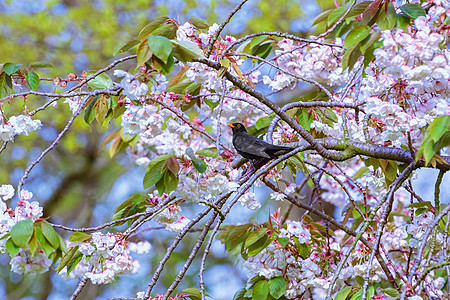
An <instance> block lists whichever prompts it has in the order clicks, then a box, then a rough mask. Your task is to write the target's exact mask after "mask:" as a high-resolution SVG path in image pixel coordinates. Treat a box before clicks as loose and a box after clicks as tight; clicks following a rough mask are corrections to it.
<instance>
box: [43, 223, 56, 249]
mask: <svg viewBox="0 0 450 300" xmlns="http://www.w3.org/2000/svg"><path fill="white" fill-rule="evenodd" d="M39 223H40V226H41V227H42V233H43V234H44V236H45V238H46V239H47V240H48V241H49V242H50V244H51V245H52V246H53V247H54V248H58V247H59V237H58V233H57V232H56V231H55V229H54V228H53V226H52V225H50V224H49V223H48V222H46V221H43V222H39Z"/></svg>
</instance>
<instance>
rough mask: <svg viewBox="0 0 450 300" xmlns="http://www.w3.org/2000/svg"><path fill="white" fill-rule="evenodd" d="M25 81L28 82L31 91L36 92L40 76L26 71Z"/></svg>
mask: <svg viewBox="0 0 450 300" xmlns="http://www.w3.org/2000/svg"><path fill="white" fill-rule="evenodd" d="M25 79H26V80H27V83H28V85H29V86H30V89H32V90H35V89H37V87H38V86H39V82H40V81H39V75H38V74H36V73H35V72H33V71H25Z"/></svg>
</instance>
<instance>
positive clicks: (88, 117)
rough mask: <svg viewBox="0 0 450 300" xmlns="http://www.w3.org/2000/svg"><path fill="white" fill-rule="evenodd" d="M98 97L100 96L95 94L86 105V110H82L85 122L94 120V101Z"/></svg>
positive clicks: (88, 122)
mask: <svg viewBox="0 0 450 300" xmlns="http://www.w3.org/2000/svg"><path fill="white" fill-rule="evenodd" d="M98 98H100V95H97V96H95V97H94V99H93V100H92V101H91V103H89V105H88V106H87V107H86V110H85V111H84V121H85V122H86V124H91V123H92V121H94V120H95V109H94V106H95V103H97V100H98Z"/></svg>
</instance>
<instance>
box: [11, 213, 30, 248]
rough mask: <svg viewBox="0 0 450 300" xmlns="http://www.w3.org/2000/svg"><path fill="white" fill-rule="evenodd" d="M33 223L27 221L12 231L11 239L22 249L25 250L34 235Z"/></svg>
mask: <svg viewBox="0 0 450 300" xmlns="http://www.w3.org/2000/svg"><path fill="white" fill-rule="evenodd" d="M33 227H34V226H33V221H31V219H26V220H23V221H20V222H19V223H17V224H16V225H14V227H13V228H12V229H11V232H10V234H11V239H12V241H13V242H14V244H16V245H17V246H19V247H20V248H25V247H26V246H27V243H28V241H29V240H30V239H31V236H32V235H33Z"/></svg>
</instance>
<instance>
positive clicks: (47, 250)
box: [35, 226, 54, 257]
mask: <svg viewBox="0 0 450 300" xmlns="http://www.w3.org/2000/svg"><path fill="white" fill-rule="evenodd" d="M35 234H36V238H37V240H38V242H39V245H41V248H42V250H44V253H45V255H46V256H47V257H49V256H50V254H52V253H53V251H54V249H53V247H52V245H51V244H50V243H49V241H47V239H46V238H45V236H44V234H43V233H42V228H41V226H36V227H35Z"/></svg>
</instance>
